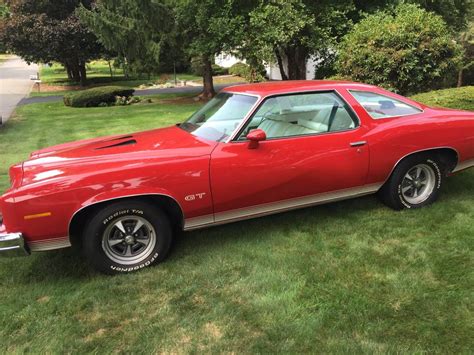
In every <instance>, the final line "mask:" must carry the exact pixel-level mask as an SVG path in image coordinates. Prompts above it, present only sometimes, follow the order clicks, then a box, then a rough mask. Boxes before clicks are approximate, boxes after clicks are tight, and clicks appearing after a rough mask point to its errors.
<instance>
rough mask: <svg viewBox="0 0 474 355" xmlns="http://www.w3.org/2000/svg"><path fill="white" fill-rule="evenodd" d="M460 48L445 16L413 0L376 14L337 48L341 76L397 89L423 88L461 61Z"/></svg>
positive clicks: (413, 90) (363, 22) (350, 33)
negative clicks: (423, 7)
mask: <svg viewBox="0 0 474 355" xmlns="http://www.w3.org/2000/svg"><path fill="white" fill-rule="evenodd" d="M461 55H462V51H461V49H460V46H459V45H457V44H456V43H455V42H454V41H453V40H452V36H451V33H450V31H449V29H448V27H447V26H446V24H445V22H444V21H443V19H442V18H441V17H440V16H438V15H435V14H433V13H430V12H427V11H425V10H423V9H421V8H420V7H418V6H416V5H412V4H401V5H399V6H397V8H396V9H395V11H394V13H393V14H392V13H388V12H377V13H375V14H373V15H370V16H368V17H367V18H365V19H364V20H362V21H361V22H360V23H358V24H356V25H355V26H354V29H353V30H352V31H351V32H349V33H348V34H347V35H346V36H345V38H344V40H343V41H342V43H341V46H340V47H339V58H338V63H337V65H338V69H339V73H340V74H341V75H342V76H345V77H350V78H351V79H353V80H356V81H363V82H367V83H370V84H374V85H380V86H383V87H385V88H388V89H391V90H395V91H398V92H400V93H402V94H407V93H413V92H418V91H427V89H429V88H434V87H437V86H438V85H439V83H440V81H441V80H442V79H443V78H444V77H445V76H446V75H447V74H448V73H452V72H454V71H455V70H456V69H457V68H458V67H459V65H460V60H461Z"/></svg>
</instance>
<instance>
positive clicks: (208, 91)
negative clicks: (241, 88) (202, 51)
mask: <svg viewBox="0 0 474 355" xmlns="http://www.w3.org/2000/svg"><path fill="white" fill-rule="evenodd" d="M202 65H203V68H202V69H203V74H202V83H203V86H204V87H203V90H202V93H201V94H200V95H199V98H200V99H202V100H209V99H211V98H213V97H214V96H215V95H216V91H215V90H214V81H213V78H212V62H211V59H210V58H209V56H208V55H203V56H202Z"/></svg>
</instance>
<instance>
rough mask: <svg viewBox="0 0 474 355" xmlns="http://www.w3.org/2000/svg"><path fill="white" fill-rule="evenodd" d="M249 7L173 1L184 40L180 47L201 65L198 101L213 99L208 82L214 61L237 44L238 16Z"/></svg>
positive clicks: (212, 0)
mask: <svg viewBox="0 0 474 355" xmlns="http://www.w3.org/2000/svg"><path fill="white" fill-rule="evenodd" d="M251 3H252V1H245V0H240V1H238V0H200V1H195V0H179V1H177V6H176V21H177V26H178V29H179V31H180V32H181V33H182V34H183V38H184V40H185V42H184V43H183V45H184V46H185V48H186V50H187V52H188V53H189V55H190V56H193V57H199V58H200V59H201V60H202V63H203V86H204V88H203V92H202V93H201V95H200V97H201V98H203V99H208V98H210V97H212V96H214V95H215V90H214V83H213V79H212V63H213V61H214V57H215V56H216V55H218V54H219V53H221V52H223V51H226V50H227V51H230V50H232V49H235V48H236V47H237V46H238V45H239V44H240V43H239V42H240V39H241V34H242V29H243V24H244V18H243V16H242V12H244V10H245V9H246V8H248V6H249V4H251Z"/></svg>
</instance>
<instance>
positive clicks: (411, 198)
mask: <svg viewBox="0 0 474 355" xmlns="http://www.w3.org/2000/svg"><path fill="white" fill-rule="evenodd" d="M444 177H445V174H444V168H443V167H442V165H441V163H440V161H439V160H438V159H436V158H435V157H432V156H430V155H426V154H420V155H414V156H410V157H408V158H406V159H404V160H403V161H402V162H401V163H400V164H398V165H397V167H396V168H395V170H394V171H393V173H392V176H391V177H390V179H389V180H388V181H387V182H386V183H385V185H384V186H383V187H382V189H381V190H380V192H379V195H380V197H381V199H382V201H383V202H384V203H385V204H386V205H388V206H389V207H391V208H393V209H395V210H401V209H405V208H407V209H408V208H421V207H424V206H426V205H429V204H431V203H433V202H434V201H436V199H437V198H438V196H439V192H440V189H441V186H442V184H443V182H444Z"/></svg>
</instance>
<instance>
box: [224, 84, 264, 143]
mask: <svg viewBox="0 0 474 355" xmlns="http://www.w3.org/2000/svg"><path fill="white" fill-rule="evenodd" d="M224 92H226V93H229V94H234V95H245V96H252V97H256V98H257V101H255V103H254V104H253V106H252V107H251V108H250V110H249V112H247V115H245V117H244V118H243V119H242V121H240V123H239V125H238V126H237V127H236V128H235V129H234V131H233V132H232V134H230V135H229V137H228V138H227V139H226V140H225V141H224V143H229V142H231V141H232V140H233V139H234V138H235V136H236V135H238V134H239V132H240V130H241V129H242V127H243V126H244V125H245V124H246V123H247V121H248V120H249V119H250V117H252V116H253V114H254V112H255V111H256V110H257V109H258V108H259V107H260V102H262V97H261V96H260V95H253V94H247V93H240V92H232V91H224Z"/></svg>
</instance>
